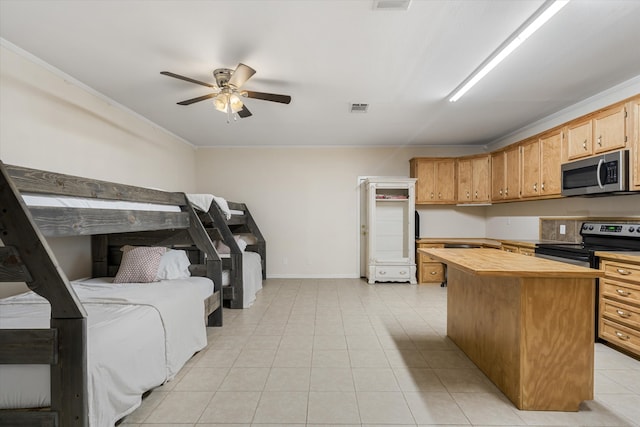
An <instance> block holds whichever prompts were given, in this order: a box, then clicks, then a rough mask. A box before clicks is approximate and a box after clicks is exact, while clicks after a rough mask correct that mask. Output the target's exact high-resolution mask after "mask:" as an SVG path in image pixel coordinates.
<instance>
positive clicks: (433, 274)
mask: <svg viewBox="0 0 640 427" xmlns="http://www.w3.org/2000/svg"><path fill="white" fill-rule="evenodd" d="M429 274H430V275H432V276H435V275H436V274H438V272H437V271H432V272H431V273H429Z"/></svg>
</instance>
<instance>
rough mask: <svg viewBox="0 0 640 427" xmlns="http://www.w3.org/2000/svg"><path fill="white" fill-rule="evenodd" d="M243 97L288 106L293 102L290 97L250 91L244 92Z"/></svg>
mask: <svg viewBox="0 0 640 427" xmlns="http://www.w3.org/2000/svg"><path fill="white" fill-rule="evenodd" d="M242 95H244V96H246V97H248V98H255V99H262V100H264V101H273V102H280V103H282V104H288V103H290V102H291V97H290V96H289V95H278V94H275V93H264V92H252V91H250V90H245V91H243V92H242Z"/></svg>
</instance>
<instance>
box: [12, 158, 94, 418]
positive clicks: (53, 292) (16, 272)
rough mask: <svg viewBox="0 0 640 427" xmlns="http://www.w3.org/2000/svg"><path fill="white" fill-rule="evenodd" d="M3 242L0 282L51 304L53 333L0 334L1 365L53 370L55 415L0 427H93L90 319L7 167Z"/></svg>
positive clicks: (40, 413) (30, 414) (32, 414)
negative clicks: (89, 378) (22, 284)
mask: <svg viewBox="0 0 640 427" xmlns="http://www.w3.org/2000/svg"><path fill="white" fill-rule="evenodd" d="M0 240H2V244H3V245H4V246H0V282H25V283H26V284H27V286H28V287H29V288H30V289H31V290H33V291H34V292H36V293H37V294H39V295H41V296H42V297H44V298H46V299H47V300H48V301H49V303H50V304H51V323H50V328H49V329H28V330H27V329H0V364H48V365H50V369H51V407H50V410H33V411H31V410H2V411H0V425H11V426H52V427H55V426H62V427H67V426H77V427H88V425H89V417H88V402H87V383H88V382H87V353H86V349H87V321H86V317H87V315H86V312H85V310H84V307H83V306H82V304H81V303H80V301H79V299H78V298H77V296H76V294H75V292H74V291H73V289H72V288H71V285H70V284H69V281H68V280H67V278H66V276H65V274H64V272H63V271H62V270H61V269H60V267H59V266H58V264H57V262H56V261H55V257H54V255H53V252H52V251H51V249H50V248H49V245H48V244H47V242H46V241H45V239H44V237H43V235H42V234H41V233H40V231H39V229H38V227H37V225H36V224H35V222H34V220H33V218H32V216H31V213H30V212H29V210H28V209H27V207H26V205H25V204H24V202H23V200H22V197H21V196H20V193H19V191H18V189H17V188H16V186H15V185H14V183H13V182H12V180H11V177H10V175H9V173H8V171H7V169H6V168H5V166H4V164H3V163H2V162H0ZM63 384H64V387H63Z"/></svg>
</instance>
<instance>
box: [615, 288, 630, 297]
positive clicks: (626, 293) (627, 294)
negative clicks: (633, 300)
mask: <svg viewBox="0 0 640 427" xmlns="http://www.w3.org/2000/svg"><path fill="white" fill-rule="evenodd" d="M616 292H617V293H618V295H622V296H623V297H628V296H629V295H631V292H628V291H625V290H624V289H616Z"/></svg>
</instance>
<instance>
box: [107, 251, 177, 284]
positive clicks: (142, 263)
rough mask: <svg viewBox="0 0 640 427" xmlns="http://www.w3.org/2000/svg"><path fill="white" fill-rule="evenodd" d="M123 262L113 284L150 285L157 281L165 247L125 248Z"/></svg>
mask: <svg viewBox="0 0 640 427" xmlns="http://www.w3.org/2000/svg"><path fill="white" fill-rule="evenodd" d="M121 250H122V252H124V253H123V254H122V261H121V262H120V267H119V268H118V273H117V274H116V277H115V278H114V279H113V283H150V282H155V281H156V274H157V272H158V266H159V265H160V259H161V258H162V256H163V255H164V253H165V252H166V250H167V248H165V247H148V246H137V247H134V246H129V245H127V246H124V247H123V248H122V249H121Z"/></svg>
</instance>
